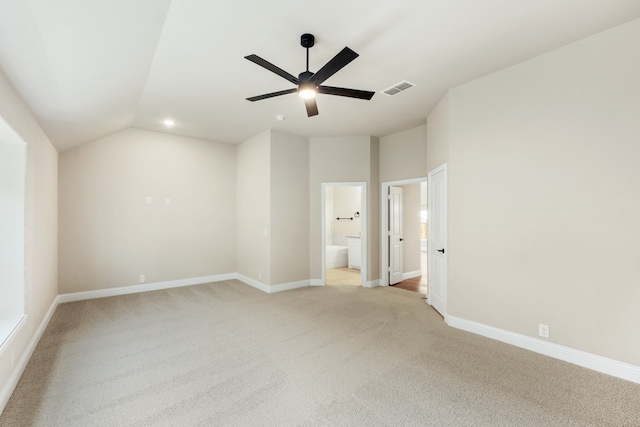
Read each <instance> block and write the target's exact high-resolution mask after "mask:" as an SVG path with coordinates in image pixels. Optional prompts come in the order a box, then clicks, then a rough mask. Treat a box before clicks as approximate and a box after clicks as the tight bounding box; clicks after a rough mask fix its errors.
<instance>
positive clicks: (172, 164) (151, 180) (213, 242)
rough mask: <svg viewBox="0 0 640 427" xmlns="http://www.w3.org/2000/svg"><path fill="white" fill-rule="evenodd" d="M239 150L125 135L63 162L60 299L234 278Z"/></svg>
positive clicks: (185, 140) (87, 147)
mask: <svg viewBox="0 0 640 427" xmlns="http://www.w3.org/2000/svg"><path fill="white" fill-rule="evenodd" d="M235 150H236V148H235V146H232V145H226V144H219V143H213V142H206V141H201V140H196V139H191V138H184V137H178V136H173V135H167V134H162V133H157V132H150V131H145V130H141V129H127V130H125V131H121V132H118V133H115V134H113V135H110V136H107V137H105V138H102V139H100V140H97V141H94V142H91V143H89V144H85V145H82V146H80V147H78V148H75V149H72V150H69V151H66V152H64V153H63V154H61V155H60V173H59V185H60V246H59V247H60V249H59V254H60V293H68V292H79V291H89V290H96V289H106V288H113V287H120V286H129V285H136V284H139V276H140V275H142V274H144V275H145V276H146V283H157V282H164V281H169V280H178V279H189V278H197V277H204V276H210V275H216V274H225V273H232V272H235V267H236V265H235V256H234V254H235V247H234V244H235V232H234V228H235V227H234V224H235V218H236V210H235V185H234V184H235V183H234V181H235ZM149 196H150V197H152V200H153V203H152V204H151V205H148V204H147V203H146V198H147V197H149ZM166 198H170V199H171V205H170V206H166V205H165V199H166Z"/></svg>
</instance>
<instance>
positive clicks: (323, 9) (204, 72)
mask: <svg viewBox="0 0 640 427" xmlns="http://www.w3.org/2000/svg"><path fill="white" fill-rule="evenodd" d="M638 17H640V0H606V1H604V0H536V1H530V0H519V1H518V0H484V1H478V0H393V1H390V0H367V1H363V0H324V1H322V2H317V1H315V2H311V1H307V0H297V1H292V0H269V1H262V0H234V1H220V0H217V1H216V0H87V1H81V0H57V1H51V0H2V1H1V2H0V67H1V68H2V69H3V70H4V72H5V73H6V74H7V76H8V77H9V79H10V80H11V81H12V82H13V84H14V85H15V86H16V88H17V89H18V91H19V92H20V93H21V94H22V96H23V97H24V99H25V100H26V102H27V103H28V105H29V106H30V108H31V110H32V111H33V113H34V114H35V116H36V118H37V119H38V121H39V122H40V124H41V126H42V127H43V129H44V130H45V132H47V134H48V135H49V137H50V138H51V140H52V142H53V144H54V145H55V146H56V148H58V150H60V151H64V150H67V149H70V148H72V147H75V146H78V145H80V144H83V143H85V142H88V141H92V140H94V139H97V138H100V137H102V136H105V135H108V134H110V133H113V132H116V131H119V130H121V129H125V128H128V127H137V128H142V129H149V130H153V131H159V132H168V133H175V134H179V135H184V136H190V137H195V138H201V139H206V140H211V141H218V142H226V143H239V142H241V141H243V140H246V139H247V138H249V137H251V136H253V135H255V134H257V133H259V132H261V131H263V130H265V129H268V128H273V129H280V130H282V131H285V132H290V133H295V134H298V135H305V136H336V135H344V136H348V135H374V136H385V135H388V134H391V133H394V132H397V131H400V130H403V129H407V128H409V127H412V126H416V125H419V124H422V123H424V122H425V118H426V116H427V114H428V113H429V111H430V110H431V109H432V108H433V107H434V105H435V104H436V103H437V102H438V100H439V99H440V98H441V97H442V96H443V94H444V93H445V92H446V91H447V90H448V89H449V88H451V87H454V86H457V85H459V84H462V83H464V82H467V81H470V80H472V79H475V78H478V77H480V76H483V75H486V74H488V73H491V72H493V71H496V70H499V69H501V68H504V67H506V66H509V65H512V64H515V63H518V62H521V61H523V60H526V59H528V58H531V57H533V56H536V55H539V54H542V53H544V52H547V51H550V50H553V49H555V48H558V47H560V46H563V45H565V44H568V43H571V42H573V41H576V40H579V39H581V38H584V37H587V36H590V35H592V34H595V33H597V32H600V31H602V30H605V29H608V28H611V27H613V26H616V25H619V24H622V23H624V22H628V21H630V20H633V19H635V18H638ZM303 33H312V34H314V35H315V37H316V45H315V46H314V47H313V48H312V49H311V50H310V69H311V71H317V70H318V68H320V67H321V66H322V65H324V64H325V63H326V62H327V61H329V60H330V59H331V58H332V57H333V56H334V55H336V54H337V53H338V52H339V51H340V50H341V49H342V48H344V47H345V46H348V47H350V48H351V49H353V50H354V51H356V52H357V53H359V54H360V57H358V58H357V59H356V60H354V61H353V62H352V63H350V64H349V65H347V66H346V67H345V68H344V69H342V70H341V71H339V72H338V73H336V74H335V75H334V76H332V77H330V78H329V79H328V80H327V81H326V82H325V84H327V85H330V86H339V87H349V88H356V89H364V90H371V91H375V92H378V93H376V95H375V96H374V97H373V99H372V100H371V101H363V100H358V99H351V98H344V97H337V96H328V95H318V98H317V104H318V109H319V111H320V114H319V115H318V116H315V117H307V114H306V111H305V108H304V103H303V101H302V100H301V99H300V98H299V97H298V96H297V95H296V94H289V95H285V96H281V97H277V98H270V99H266V100H262V101H258V102H249V101H247V100H245V98H247V97H250V96H254V95H260V94H263V93H267V92H273V91H277V90H284V89H289V88H292V87H294V86H293V85H292V83H290V82H288V81H286V80H285V79H283V78H281V77H279V76H277V75H275V74H273V73H270V72H269V71H267V70H265V69H263V68H261V67H259V66H257V65H256V64H254V63H252V62H250V61H247V60H246V59H244V57H245V56H247V55H249V54H256V55H258V56H260V57H262V58H264V59H266V60H267V61H270V62H272V63H273V64H276V65H277V66H279V67H280V68H283V69H284V70H286V71H288V72H289V73H291V74H293V75H296V76H297V75H298V74H299V73H300V72H302V71H304V70H305V50H304V49H303V48H302V47H301V46H300V35H301V34H303ZM402 80H408V81H410V82H412V83H414V84H416V86H415V87H413V88H411V89H408V90H406V91H404V92H401V93H399V94H397V95H395V96H393V97H390V96H387V95H385V94H382V93H379V92H380V91H382V90H384V89H386V88H388V87H389V86H392V85H393V84H395V83H398V82H400V81H402ZM279 114H281V115H284V116H285V117H286V120H284V121H277V120H276V118H275V116H276V115H279ZM166 118H171V119H172V120H174V121H175V123H176V124H175V126H174V127H173V128H171V129H169V128H167V127H165V126H164V125H163V123H162V121H163V120H164V119H166Z"/></svg>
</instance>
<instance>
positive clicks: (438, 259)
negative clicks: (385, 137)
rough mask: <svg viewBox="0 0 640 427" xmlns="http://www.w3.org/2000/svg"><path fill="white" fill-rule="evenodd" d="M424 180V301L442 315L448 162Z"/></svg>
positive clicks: (443, 309) (443, 307)
mask: <svg viewBox="0 0 640 427" xmlns="http://www.w3.org/2000/svg"><path fill="white" fill-rule="evenodd" d="M427 182H428V184H429V188H428V196H427V197H428V202H427V203H428V204H427V205H428V211H427V212H428V219H427V224H428V227H429V231H428V233H429V235H428V249H427V259H428V260H429V266H428V268H427V270H428V282H427V283H428V294H429V295H428V298H427V301H428V302H429V304H430V305H431V306H433V308H435V309H436V310H438V312H439V313H440V314H442V315H443V316H444V315H445V313H446V309H447V306H446V296H447V253H446V244H447V165H446V164H444V165H442V166H440V167H438V168H436V169H434V170H432V171H431V172H429V178H428V181H427Z"/></svg>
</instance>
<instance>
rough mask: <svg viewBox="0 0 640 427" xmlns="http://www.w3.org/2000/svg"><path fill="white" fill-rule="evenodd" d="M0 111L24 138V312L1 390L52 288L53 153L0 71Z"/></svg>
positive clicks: (0, 362)
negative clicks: (23, 319) (25, 148)
mask: <svg viewBox="0 0 640 427" xmlns="http://www.w3.org/2000/svg"><path fill="white" fill-rule="evenodd" d="M0 116H2V118H3V119H4V120H5V121H6V122H7V123H8V124H9V125H10V126H11V127H12V128H13V130H15V131H16V132H17V133H18V134H19V135H20V137H21V138H22V139H23V140H24V141H25V142H26V143H27V180H26V190H25V313H26V314H27V318H26V320H25V323H24V325H23V326H22V328H21V329H20V330H19V331H18V332H17V333H15V334H14V336H13V337H12V339H11V341H10V342H9V343H6V344H5V345H4V346H3V347H2V350H1V351H0V396H3V395H4V393H5V392H6V391H7V389H6V387H7V385H8V380H9V378H10V375H11V354H12V353H14V354H15V358H16V360H19V358H21V357H22V356H23V354H24V352H25V349H26V348H27V345H28V344H29V341H30V340H31V339H32V337H33V336H34V334H35V332H36V330H37V328H38V326H40V323H41V322H42V319H43V318H44V317H45V315H46V313H47V310H48V309H49V307H50V306H51V304H52V303H53V300H54V299H55V297H56V295H57V294H58V256H57V248H58V179H57V176H58V153H57V151H56V150H55V148H53V145H51V143H50V142H49V139H48V138H47V136H46V135H45V133H44V132H43V131H42V129H41V128H40V126H39V125H38V123H37V121H36V120H35V118H34V117H33V114H31V111H30V110H29V108H28V107H27V105H26V104H25V102H24V101H23V99H22V98H21V97H20V95H19V94H18V93H17V91H16V90H15V88H14V87H13V86H12V85H11V83H10V82H9V80H8V79H7V78H6V76H5V75H4V73H2V72H1V71H0Z"/></svg>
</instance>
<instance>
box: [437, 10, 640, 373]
mask: <svg viewBox="0 0 640 427" xmlns="http://www.w3.org/2000/svg"><path fill="white" fill-rule="evenodd" d="M639 45H640V20H635V21H632V22H630V23H627V24H625V25H622V26H619V27H616V28H613V29H611V30H607V31H605V32H602V33H600V34H597V35H595V36H592V37H589V38H587V39H584V40H581V41H578V42H576V43H573V44H570V45H567V46H565V47H562V48H560V49H557V50H555V51H553V52H550V53H547V54H544V55H541V56H539V57H537V58H534V59H531V60H529V61H526V62H523V63H521V64H518V65H516V66H513V67H510V68H507V69H505V70H502V71H500V72H497V73H493V74H491V75H488V76H486V77H484V78H481V79H479V80H476V81H473V82H471V83H468V84H465V85H463V86H460V87H458V88H455V89H452V90H451V91H450V94H449V100H448V101H449V104H450V105H449V114H450V117H449V144H450V145H449V166H450V167H449V175H448V177H449V183H450V187H449V218H448V223H449V248H447V249H448V251H447V252H448V254H449V260H450V263H449V270H448V274H449V282H448V283H449V286H448V307H447V311H448V313H449V314H451V315H454V316H458V317H460V318H464V319H468V320H472V321H476V322H479V323H481V324H485V325H490V326H494V327H497V328H500V329H504V330H508V331H513V332H516V333H519V334H523V335H528V336H531V337H536V338H537V337H538V324H539V323H544V324H546V325H549V326H550V338H549V341H550V342H553V343H557V344H560V345H563V346H567V347H570V348H574V349H578V350H582V351H586V352H588V353H592V354H596V355H600V356H604V357H608V358H612V359H615V360H619V361H622V362H627V363H630V364H634V365H638V366H640V340H638V330H639V328H640V311H639V310H638V301H640V286H638V284H639V283H640V269H638V260H640V245H639V244H638V242H640V221H638V217H639V216H640V167H638V159H640V144H639V143H638V141H640V120H638V117H640V79H638V76H639V75H640V55H638V46H639ZM432 118H433V115H432V116H430V121H429V123H430V126H431V119H432ZM441 125H442V124H441ZM444 128H446V126H444V125H443V129H444Z"/></svg>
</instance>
